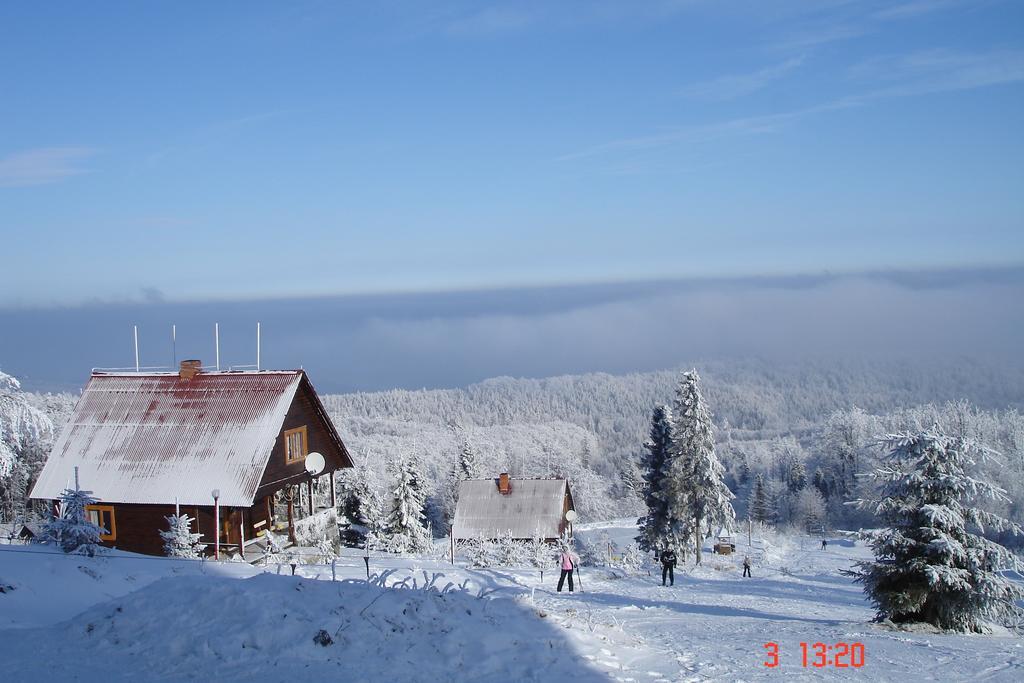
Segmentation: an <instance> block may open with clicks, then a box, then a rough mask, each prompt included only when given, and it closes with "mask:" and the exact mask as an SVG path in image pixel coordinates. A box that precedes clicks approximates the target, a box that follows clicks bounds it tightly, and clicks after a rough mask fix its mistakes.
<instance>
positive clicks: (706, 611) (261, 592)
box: [0, 522, 1024, 682]
mask: <svg viewBox="0 0 1024 683" xmlns="http://www.w3.org/2000/svg"><path fill="white" fill-rule="evenodd" d="M579 534H580V535H582V536H584V537H585V538H587V539H588V540H589V541H591V542H592V543H595V544H599V543H601V542H603V541H604V539H605V536H607V537H608V538H610V539H611V540H613V541H619V542H620V543H621V541H624V540H626V539H629V538H630V537H631V536H632V535H633V534H635V530H634V529H632V528H631V527H630V525H628V524H627V523H625V522H620V523H615V522H611V523H606V524H602V525H590V526H588V527H584V528H583V529H581V530H579ZM737 542H738V544H739V546H740V547H739V553H737V554H736V555H734V556H731V557H720V556H714V555H707V556H705V563H704V565H703V566H702V567H701V568H699V569H694V568H693V566H692V563H691V564H689V565H688V566H687V567H684V568H681V571H679V572H677V575H676V583H675V586H672V587H662V586H661V577H660V574H658V575H655V571H654V569H655V568H653V567H652V568H651V569H652V575H650V576H649V575H648V574H647V571H646V570H644V571H642V572H641V573H640V574H639V575H637V576H629V577H624V576H623V575H622V573H621V572H616V571H612V570H607V569H594V568H591V569H584V570H583V574H582V584H583V585H582V588H583V590H582V591H579V590H578V591H577V592H576V593H573V594H569V593H567V592H563V593H557V592H555V590H554V583H555V580H556V579H557V573H556V572H555V571H550V572H545V574H544V580H543V582H541V581H540V576H539V574H538V573H537V572H536V571H530V570H500V569H493V570H477V569H471V568H467V567H462V566H459V567H452V566H451V565H449V564H446V563H444V562H439V561H437V560H427V559H399V558H391V557H388V558H383V557H375V558H373V559H372V560H371V570H372V571H374V573H375V575H376V577H377V579H376V580H375V581H373V582H370V583H367V582H366V580H365V578H366V574H365V570H364V566H363V564H362V561H361V560H359V559H358V558H356V557H353V558H348V559H345V560H342V562H341V563H340V566H339V567H338V569H337V578H338V581H337V582H334V583H332V582H331V581H330V579H331V572H330V569H329V568H325V567H321V568H313V567H302V568H300V573H302V574H304V575H305V576H303V577H291V576H277V575H274V574H273V573H271V574H265V573H262V570H260V569H255V568H251V567H248V566H246V565H240V564H223V565H215V564H213V563H200V562H174V561H168V560H152V559H132V558H136V557H137V556H130V555H127V554H124V553H117V554H115V555H113V556H111V557H104V558H92V559H90V558H84V557H76V556H61V555H53V554H49V553H50V552H52V550H51V549H48V548H42V549H37V548H31V549H28V552H23V551H25V550H26V549H25V548H24V547H20V546H0V586H2V587H5V588H4V591H5V592H3V593H0V628H2V629H5V630H4V631H3V632H2V633H0V662H3V665H2V666H3V668H2V669H0V671H2V672H3V674H4V675H3V676H2V678H3V679H4V680H18V681H33V680H50V679H51V677H54V678H57V679H64V680H83V681H87V680H99V679H106V680H114V681H120V680H125V681H127V680H133V681H142V680H161V681H178V680H207V679H208V678H210V677H212V676H215V677H216V678H217V679H218V680H222V681H242V680H249V679H252V678H254V677H258V678H259V679H261V680H271V681H274V680H282V681H283V680H357V681H360V680H365V681H374V680H386V681H389V682H390V681H420V680H422V681H435V680H460V681H462V680H480V681H490V680H500V681H519V680H545V681H546V680H573V681H588V680H620V681H688V680H693V681H701V680H722V681H740V680H760V679H776V678H779V677H782V676H786V677H787V678H789V677H794V676H796V677H798V678H800V677H802V678H805V679H807V680H812V679H835V680H872V681H901V682H906V681H926V680H938V681H966V680H990V681H1018V680H1022V679H1024V649H1022V646H1024V639H1021V638H1019V637H1016V636H1013V635H1009V634H1007V635H996V636H960V635H945V634H935V633H907V632H903V631H894V630H891V629H887V628H885V627H882V626H879V625H875V624H871V623H869V622H870V619H871V617H872V610H871V608H870V605H869V604H867V602H866V601H865V600H864V598H863V595H862V593H861V591H860V588H859V587H858V586H856V585H854V584H852V583H851V581H850V580H849V579H848V578H847V577H845V576H843V575H841V574H840V573H839V572H840V570H841V569H846V568H849V567H850V566H851V563H852V562H853V561H855V560H857V559H860V558H863V557H866V556H867V550H866V549H865V548H864V547H863V546H862V545H861V544H860V543H858V542H855V541H853V540H848V539H842V538H836V539H833V540H832V542H831V544H830V545H829V548H828V549H827V550H825V551H822V550H821V548H820V544H819V542H818V541H817V540H816V539H813V538H804V539H800V538H779V539H768V540H767V541H766V542H762V541H760V540H759V539H754V546H755V547H754V548H752V549H751V556H752V557H755V558H756V564H755V566H754V577H753V578H751V579H744V578H742V577H741V576H740V569H739V563H740V562H741V560H742V557H743V554H744V551H745V549H746V548H745V543H746V540H745V539H744V538H740V539H737ZM15 550H17V551H19V552H12V551H15ZM284 573H290V570H288V569H287V568H285V572H284ZM317 579H319V580H317ZM413 581H415V584H414V583H413ZM425 583H426V584H427V585H428V586H432V588H429V589H427V590H424V584H425ZM396 584H397V585H398V586H399V587H397V588H396V587H394V586H396ZM449 584H453V585H452V586H451V587H450V588H449V589H448V590H447V592H444V589H445V588H446V587H448V586H449ZM382 585H386V586H390V587H392V588H387V589H385V588H382ZM577 588H579V587H577ZM481 595H482V597H480V596H481ZM321 630H323V631H324V632H325V633H326V634H327V635H329V636H330V637H331V640H333V642H332V643H331V644H328V645H320V644H317V643H315V642H314V637H315V636H316V635H317V633H318V632H319V631H321ZM767 642H775V643H777V644H778V645H779V652H780V665H779V666H778V667H775V668H768V667H765V666H764V664H763V663H764V662H765V661H766V659H767V658H768V657H767V651H766V650H765V648H764V644H765V643H767ZM801 642H807V643H809V644H811V643H815V642H823V643H827V644H835V643H840V642H845V643H853V642H859V643H863V644H864V649H865V653H866V657H865V660H866V661H865V664H864V666H863V667H861V668H839V669H837V668H834V667H832V666H829V667H826V668H823V669H817V668H814V667H812V666H809V667H807V668H804V667H803V666H802V665H801V655H800V643H801ZM811 658H812V660H813V652H812V653H811ZM8 674H9V675H8Z"/></svg>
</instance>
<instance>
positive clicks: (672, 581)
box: [661, 548, 676, 586]
mask: <svg viewBox="0 0 1024 683" xmlns="http://www.w3.org/2000/svg"><path fill="white" fill-rule="evenodd" d="M675 568H676V554H675V552H673V551H672V548H665V550H663V551H662V552H661V585H662V586H664V585H665V579H666V578H667V579H668V580H669V585H670V586H674V585H676V575H675Z"/></svg>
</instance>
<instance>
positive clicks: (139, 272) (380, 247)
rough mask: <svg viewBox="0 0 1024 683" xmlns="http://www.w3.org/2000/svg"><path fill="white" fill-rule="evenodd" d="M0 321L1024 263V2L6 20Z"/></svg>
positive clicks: (94, 9)
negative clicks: (250, 302) (269, 302)
mask: <svg viewBox="0 0 1024 683" xmlns="http://www.w3.org/2000/svg"><path fill="white" fill-rule="evenodd" d="M0 64H2V65H3V66H2V67H0V230H2V232H3V237H2V241H0V244H2V261H3V264H4V266H3V268H0V307H8V308H23V307H39V306H44V307H46V306H52V305H62V306H64V305H74V304H81V303H83V302H95V301H106V302H111V301H114V302H118V301H120V302H124V301H147V300H169V301H187V300H197V299H198V300H202V299H210V298H215V299H235V298H246V299H258V298H266V297H298V296H308V295H321V294H343V293H367V292H394V291H411V292H416V291H431V290H446V289H474V288H480V287H506V286H524V285H526V286H528V285H541V284H544V285H548V284H565V283H576V282H604V281H623V280H638V279H640V280H642V279H650V278H674V277H694V276H742V275H759V274H769V275H770V274H780V273H818V272H822V271H833V272H836V271H860V270H873V269H879V268H909V269H916V268H933V267H944V266H953V267H975V266H986V265H1001V264H1018V263H1020V262H1022V261H1024V258H1022V256H1024V229H1022V228H1024V225H1022V222H1024V191H1022V189H1021V188H1024V164H1022V163H1021V159H1024V126H1022V125H1021V121H1024V4H1021V3H1017V2H1000V1H996V0H992V1H986V0H979V1H977V2H957V1H955V0H906V1H904V2H855V1H852V0H851V1H841V0H835V1H830V0H806V1H795V0H791V1H786V0H780V1H778V2H763V1H756V2H755V1H749V2H713V1H707V2H701V1H698V0H693V1H686V0H676V1H674V2H654V1H652V2H646V3H636V2H614V1H610V0H609V1H604V2H588V3H583V2H558V3H554V2H552V3H532V2H516V3H506V4H502V3H450V4H440V3H419V2H392V3H334V2H307V3H301V2H298V3H278V2H265V3H234V4H232V3H217V4H215V5H210V4H199V3H194V4H189V3H146V4H145V6H142V5H140V4H138V3H98V4H97V3H89V4H83V3H47V4H45V5H41V4H38V3H4V4H3V5H2V6H0Z"/></svg>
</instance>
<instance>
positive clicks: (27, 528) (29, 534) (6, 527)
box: [0, 520, 43, 543]
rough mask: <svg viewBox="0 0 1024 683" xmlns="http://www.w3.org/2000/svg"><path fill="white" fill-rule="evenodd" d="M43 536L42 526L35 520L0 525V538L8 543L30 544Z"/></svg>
mask: <svg viewBox="0 0 1024 683" xmlns="http://www.w3.org/2000/svg"><path fill="white" fill-rule="evenodd" d="M42 535H43V529H42V525H40V524H39V522H37V521H35V520H30V521H17V520H16V521H14V522H10V523H8V524H0V538H4V539H7V542H8V543H13V542H14V541H20V542H21V543H32V542H33V541H34V540H35V539H37V538H41V537H42Z"/></svg>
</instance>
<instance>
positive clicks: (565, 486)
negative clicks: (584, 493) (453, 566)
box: [452, 474, 575, 541]
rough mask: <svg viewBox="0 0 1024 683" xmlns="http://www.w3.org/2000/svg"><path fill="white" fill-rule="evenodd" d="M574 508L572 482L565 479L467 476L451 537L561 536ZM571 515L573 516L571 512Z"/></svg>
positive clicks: (520, 537) (461, 486) (552, 538)
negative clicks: (478, 477)
mask: <svg viewBox="0 0 1024 683" xmlns="http://www.w3.org/2000/svg"><path fill="white" fill-rule="evenodd" d="M570 510H575V507H574V504H573V500H572V492H571V491H570V490H569V482H567V481H566V480H565V479H513V478H512V477H510V476H509V475H508V474H501V475H500V476H498V477H497V478H495V479H468V480H466V481H462V482H460V483H459V500H458V503H457V504H456V507H455V522H454V523H453V525H452V537H453V538H454V539H455V540H460V539H471V538H482V539H496V538H502V537H506V536H508V535H510V534H511V536H512V538H514V539H532V538H536V537H540V538H543V539H545V540H548V541H554V540H556V539H558V538H559V537H560V536H561V535H562V532H564V531H565V530H566V529H567V528H568V526H569V524H570V520H567V519H566V513H567V512H569V511H570ZM570 516H572V515H570Z"/></svg>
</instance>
